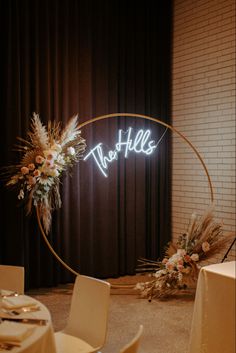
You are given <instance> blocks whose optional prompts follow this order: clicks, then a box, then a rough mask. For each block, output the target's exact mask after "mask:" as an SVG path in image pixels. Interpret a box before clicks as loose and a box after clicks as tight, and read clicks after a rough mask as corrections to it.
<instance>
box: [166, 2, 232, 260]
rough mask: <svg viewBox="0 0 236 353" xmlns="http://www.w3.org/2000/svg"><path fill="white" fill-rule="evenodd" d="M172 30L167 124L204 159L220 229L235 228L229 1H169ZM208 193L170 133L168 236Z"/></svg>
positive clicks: (188, 153)
mask: <svg viewBox="0 0 236 353" xmlns="http://www.w3.org/2000/svg"><path fill="white" fill-rule="evenodd" d="M173 33H174V34H173V87H172V89H173V109H172V114H173V117H172V119H173V126H174V127H175V128H176V129H178V130H179V131H180V132H182V133H183V134H184V135H185V136H186V137H187V138H188V139H189V140H190V141H191V142H192V143H193V145H194V146H195V147H196V148H197V150H198V152H199V153H200V155H201V156H202V158H203V160H204V162H205V163H206V166H207V168H208V171H209V174H210V177H211V181H212V184H213V187H214V198H215V216H216V219H217V221H221V220H222V221H223V223H224V229H225V231H228V230H235V108H236V107H235V1H234V0H174V28H173ZM210 196H211V195H210V192H209V187H208V180H207V177H206V173H205V172H204V169H203V167H202V165H201V163H200V162H199V160H198V158H196V156H195V154H194V153H193V151H192V150H191V149H190V148H189V147H188V146H187V144H186V143H184V142H183V141H182V140H181V138H179V137H178V136H177V135H176V134H174V135H173V200H172V207H173V208H172V213H173V237H174V239H176V238H177V237H178V235H179V234H181V233H183V232H184V231H185V230H186V227H187V225H188V220H189V217H190V216H191V213H192V212H193V211H196V212H197V213H198V214H202V213H203V211H204V210H205V209H206V208H207V206H208V205H209V204H210V199H211V197H210ZM223 255H224V252H222V254H220V255H219V256H217V257H215V258H213V259H212V261H211V262H220V260H221V259H222V256H223ZM232 259H235V247H234V249H232V251H231V252H230V254H229V257H228V260H232Z"/></svg>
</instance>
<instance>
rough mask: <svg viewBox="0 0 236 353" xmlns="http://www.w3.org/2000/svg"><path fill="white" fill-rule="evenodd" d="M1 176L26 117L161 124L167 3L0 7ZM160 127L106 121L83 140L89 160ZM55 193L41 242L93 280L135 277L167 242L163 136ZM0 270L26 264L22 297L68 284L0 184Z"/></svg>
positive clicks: (92, 167) (86, 167)
mask: <svg viewBox="0 0 236 353" xmlns="http://www.w3.org/2000/svg"><path fill="white" fill-rule="evenodd" d="M0 17H1V18H0V20H1V23H0V30H1V31H0V40H1V42H0V45H1V65H0V75H1V76H0V78H1V80H0V94H1V98H0V99H1V104H0V115H1V132H0V134H1V135H0V136H1V140H0V141H1V154H0V162H1V166H6V165H9V164H16V163H18V161H19V158H20V156H19V155H17V154H16V153H15V152H14V151H12V148H13V146H14V144H15V143H16V136H21V137H26V134H27V130H28V128H29V126H30V119H31V116H32V113H33V112H37V113H39V114H40V117H41V120H42V121H43V123H45V124H46V123H47V122H48V121H49V120H56V121H60V122H61V123H62V126H64V125H65V124H66V122H67V121H68V120H69V118H70V117H71V116H73V115H75V114H78V115H79V119H80V122H83V121H86V120H88V119H91V118H92V117H96V116H99V115H103V114H109V113H116V112H117V113H119V112H128V113H137V114H146V115H150V116H152V117H156V118H159V119H161V120H162V121H164V122H166V123H171V120H170V112H171V38H172V34H171V31H172V27H171V22H172V4H171V1H169V0H167V1H166V0H163V1H162V0H161V1H158V2H156V1H147V2H143V3H138V2H136V1H129V2H125V1H108V0H104V1H91V0H88V1H80V0H69V1H66V0H61V1H57V0H50V1H48V0H21V1H19V0H2V1H1V2H0ZM130 126H131V127H132V128H133V133H135V132H137V131H138V130H139V129H150V130H151V133H152V135H151V137H152V139H154V140H155V141H158V139H159V138H160V136H161V135H162V133H163V132H164V130H165V129H164V127H163V126H162V125H159V124H155V123H153V122H151V121H147V120H144V119H140V118H130V117H121V118H112V119H107V120H103V121H99V122H97V123H93V124H90V125H88V126H86V127H84V128H83V129H82V136H83V137H84V138H85V139H86V142H87V150H89V149H90V148H92V147H94V146H95V145H96V144H97V143H99V142H103V144H104V145H103V148H104V153H107V152H108V150H112V149H114V148H115V143H116V142H117V136H118V135H117V134H118V129H123V130H124V131H126V130H127V129H128V127H130ZM71 174H72V175H71V176H70V175H64V176H63V178H62V184H61V187H60V193H61V197H62V208H61V209H60V210H58V211H54V212H53V223H52V230H51V232H50V233H49V235H48V238H49V241H50V243H51V244H52V246H53V248H54V249H55V251H56V252H57V253H58V254H59V255H60V256H61V257H62V259H63V260H64V261H65V262H66V263H67V264H68V265H69V266H71V267H72V268H73V269H74V270H76V271H79V272H80V273H83V274H87V275H92V276H95V277H100V278H107V277H117V276H121V275H126V274H134V273H135V269H136V267H137V260H138V258H139V257H148V258H151V259H157V258H159V257H161V256H162V255H163V252H164V247H165V245H166V243H167V242H168V241H169V239H170V237H171V133H170V131H168V132H167V133H166V135H165V137H164V138H163V140H162V142H161V144H160V145H159V147H158V148H157V149H156V150H155V151H154V153H153V154H152V155H151V156H146V157H145V156H143V155H142V154H136V155H135V154H134V153H133V152H130V153H129V156H128V158H124V156H123V154H122V153H120V155H119V158H118V160H116V161H113V162H112V163H111V164H110V165H109V169H108V177H107V178H104V176H103V175H102V174H101V173H100V171H99V170H98V168H97V166H96V164H95V163H94V161H93V160H92V159H91V158H90V159H88V160H87V161H86V162H85V161H82V160H81V161H80V162H79V163H78V164H77V165H76V166H75V167H74V168H73V170H72V172H71ZM0 193H1V195H0V197H1V201H0V202H1V209H0V211H1V213H0V217H1V240H0V244H1V245H0V262H1V263H8V264H18V265H24V266H25V270H26V288H29V287H39V286H51V285H56V284H58V283H65V282H69V281H72V280H73V279H74V275H73V274H71V273H70V272H69V271H68V270H66V269H65V268H64V267H63V266H62V265H61V264H59V262H58V261H57V260H56V259H55V258H54V257H53V256H52V254H51V253H50V251H49V249H48V248H47V246H46V244H45V242H44V240H43V238H42V236H41V234H40V231H39V229H38V225H37V220H36V215H35V212H32V215H31V216H30V217H26V216H25V213H24V209H23V208H21V207H19V205H18V202H17V194H16V192H10V191H8V190H6V188H5V186H4V181H1V189H0Z"/></svg>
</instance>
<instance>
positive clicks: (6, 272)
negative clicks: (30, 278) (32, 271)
mask: <svg viewBox="0 0 236 353" xmlns="http://www.w3.org/2000/svg"><path fill="white" fill-rule="evenodd" d="M24 279H25V269H24V267H21V266H7V265H0V289H8V290H12V291H15V292H18V293H24V288H25V281H24Z"/></svg>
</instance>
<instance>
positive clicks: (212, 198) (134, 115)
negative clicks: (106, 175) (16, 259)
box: [36, 113, 214, 276]
mask: <svg viewBox="0 0 236 353" xmlns="http://www.w3.org/2000/svg"><path fill="white" fill-rule="evenodd" d="M114 117H130V118H142V119H146V120H151V121H154V122H155V123H158V124H160V125H163V126H165V127H166V128H168V129H170V130H171V131H172V132H175V133H176V134H177V135H179V137H180V138H181V139H182V140H183V141H184V142H186V143H187V144H188V145H189V147H190V148H191V149H192V150H193V152H194V153H195V154H196V156H197V158H198V159H199V161H200V163H201V165H202V167H203V169H204V171H205V173H206V176H207V180H208V185H209V188H210V195H211V202H213V201H214V192H213V186H212V182H211V178H210V175H209V172H208V170H207V167H206V164H205V163H204V161H203V159H202V157H201V155H200V153H199V152H198V150H197V149H196V147H194V145H193V144H192V143H191V142H190V141H189V140H188V139H187V137H185V136H184V135H183V134H182V133H181V132H179V131H178V130H177V129H176V128H174V127H173V126H171V125H169V124H166V123H164V122H163V121H161V120H159V119H156V118H152V117H151V116H148V115H142V114H134V113H114V114H106V115H101V116H98V117H96V118H92V119H89V120H87V121H85V122H84V123H81V124H79V125H78V128H79V129H81V128H82V127H84V126H86V125H89V124H92V123H95V122H96V121H99V120H104V119H109V118H114ZM36 213H37V220H38V224H39V228H40V231H41V233H42V235H43V238H44V240H45V242H46V244H47V246H48V248H49V250H50V251H51V253H52V254H53V255H54V256H55V257H56V259H57V260H58V261H59V262H60V263H61V264H62V265H63V266H64V267H65V268H66V269H67V270H69V271H70V272H72V273H73V274H74V275H76V276H77V275H78V274H79V273H78V272H76V271H74V270H73V269H72V268H71V267H70V266H68V265H67V264H66V263H65V262H64V261H63V260H62V259H61V257H60V256H59V255H58V254H57V253H56V252H55V250H54V249H53V247H52V246H51V244H50V242H49V241H48V238H47V236H46V234H45V231H44V229H43V226H42V223H41V220H40V216H39V209H38V208H37V207H36Z"/></svg>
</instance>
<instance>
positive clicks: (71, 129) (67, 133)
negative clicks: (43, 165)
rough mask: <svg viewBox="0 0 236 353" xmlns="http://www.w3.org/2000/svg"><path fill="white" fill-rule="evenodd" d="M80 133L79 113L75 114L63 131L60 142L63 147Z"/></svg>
mask: <svg viewBox="0 0 236 353" xmlns="http://www.w3.org/2000/svg"><path fill="white" fill-rule="evenodd" d="M79 135H80V130H79V129H78V115H75V116H73V117H72V118H71V119H70V120H69V122H68V123H67V125H66V126H65V128H64V129H63V130H62V132H61V137H60V141H59V142H60V144H61V146H62V148H63V147H64V146H65V145H67V144H68V143H69V142H71V141H73V140H75V139H76V138H77V137H78V136H79Z"/></svg>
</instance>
